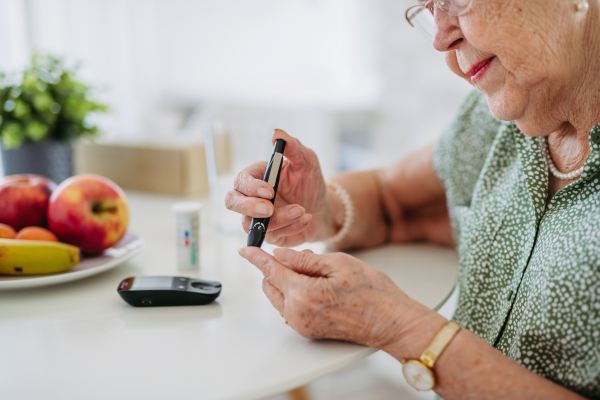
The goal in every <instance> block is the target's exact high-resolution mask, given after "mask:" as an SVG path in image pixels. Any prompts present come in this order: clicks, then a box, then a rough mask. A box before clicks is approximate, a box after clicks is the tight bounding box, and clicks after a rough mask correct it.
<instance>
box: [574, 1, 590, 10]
mask: <svg viewBox="0 0 600 400" xmlns="http://www.w3.org/2000/svg"><path fill="white" fill-rule="evenodd" d="M589 8H590V4H589V3H588V2H587V1H586V0H581V1H580V2H579V3H577V11H581V12H586V11H587V10H588V9H589Z"/></svg>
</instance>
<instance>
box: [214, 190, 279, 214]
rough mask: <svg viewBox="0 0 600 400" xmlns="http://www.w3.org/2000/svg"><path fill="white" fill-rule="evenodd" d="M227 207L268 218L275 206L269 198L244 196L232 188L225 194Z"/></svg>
mask: <svg viewBox="0 0 600 400" xmlns="http://www.w3.org/2000/svg"><path fill="white" fill-rule="evenodd" d="M225 207H227V209H228V210H231V211H235V212H237V213H240V214H244V215H248V216H250V217H253V218H266V217H270V216H271V215H273V212H274V211H275V207H274V206H273V204H271V202H270V201H269V200H264V199H260V198H257V197H248V196H244V195H243V194H242V193H240V192H238V191H237V190H230V191H229V192H228V193H227V196H225Z"/></svg>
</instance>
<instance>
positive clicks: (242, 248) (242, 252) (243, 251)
mask: <svg viewBox="0 0 600 400" xmlns="http://www.w3.org/2000/svg"><path fill="white" fill-rule="evenodd" d="M238 253H240V256H242V257H243V256H244V254H245V253H246V248H245V247H241V248H239V249H238Z"/></svg>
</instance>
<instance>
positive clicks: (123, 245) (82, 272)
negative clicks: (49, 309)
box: [0, 232, 144, 291]
mask: <svg viewBox="0 0 600 400" xmlns="http://www.w3.org/2000/svg"><path fill="white" fill-rule="evenodd" d="M142 247H144V240H143V239H142V238H141V237H139V236H138V235H136V234H135V233H131V232H128V233H127V234H126V235H125V236H124V237H123V239H121V241H120V242H119V243H117V245H116V246H114V247H111V248H110V249H108V250H105V251H104V253H102V255H100V256H96V257H90V258H84V259H83V261H82V262H80V263H79V264H77V265H76V266H74V267H73V268H71V269H70V270H68V271H65V272H61V273H58V274H50V275H21V276H12V275H0V291H4V290H19V289H31V288H37V287H43V286H51V285H57V284H59V283H65V282H71V281H76V280H78V279H83V278H87V277H88V276H92V275H96V274H99V273H102V272H104V271H108V270H109V269H112V268H115V267H118V266H119V265H121V264H123V263H124V262H125V261H127V260H129V259H130V258H132V257H134V256H136V255H138V254H139V253H140V252H141V251H142Z"/></svg>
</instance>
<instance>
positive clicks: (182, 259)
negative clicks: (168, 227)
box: [171, 203, 202, 270]
mask: <svg viewBox="0 0 600 400" xmlns="http://www.w3.org/2000/svg"><path fill="white" fill-rule="evenodd" d="M201 209H202V204H200V203H177V204H173V206H172V207H171V210H172V211H173V213H174V214H175V234H176V239H175V240H176V241H177V243H176V245H177V266H178V268H179V269H188V270H189V269H198V268H200V210H201Z"/></svg>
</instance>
